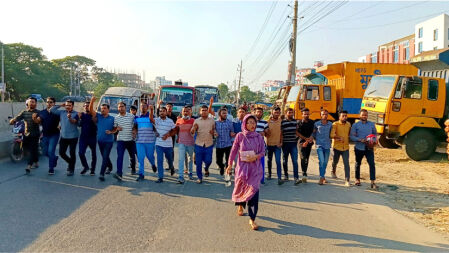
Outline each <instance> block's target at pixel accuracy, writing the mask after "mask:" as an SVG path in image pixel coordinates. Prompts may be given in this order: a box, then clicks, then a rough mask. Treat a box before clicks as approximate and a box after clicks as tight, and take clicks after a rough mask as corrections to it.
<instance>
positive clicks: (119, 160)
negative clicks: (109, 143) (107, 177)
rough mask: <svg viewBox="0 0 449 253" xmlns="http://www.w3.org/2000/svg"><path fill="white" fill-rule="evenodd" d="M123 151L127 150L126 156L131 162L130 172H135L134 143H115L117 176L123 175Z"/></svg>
mask: <svg viewBox="0 0 449 253" xmlns="http://www.w3.org/2000/svg"><path fill="white" fill-rule="evenodd" d="M125 150H128V154H129V157H130V160H131V170H133V171H135V170H136V157H135V152H136V144H135V142H134V141H117V174H118V175H120V176H122V175H123V156H124V155H125Z"/></svg>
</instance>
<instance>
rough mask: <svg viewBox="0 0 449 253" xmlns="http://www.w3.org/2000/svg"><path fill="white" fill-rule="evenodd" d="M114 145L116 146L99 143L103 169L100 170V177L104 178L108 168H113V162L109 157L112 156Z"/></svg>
mask: <svg viewBox="0 0 449 253" xmlns="http://www.w3.org/2000/svg"><path fill="white" fill-rule="evenodd" d="M112 145H114V143H113V142H101V141H99V142H98V147H99V148H100V153H101V158H102V161H101V169H100V175H102V176H104V173H105V171H106V168H108V167H109V168H112V162H111V158H110V157H109V155H110V154H111V150H112Z"/></svg>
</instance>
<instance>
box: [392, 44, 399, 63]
mask: <svg viewBox="0 0 449 253" xmlns="http://www.w3.org/2000/svg"><path fill="white" fill-rule="evenodd" d="M393 62H394V63H397V62H399V47H398V46H394V52H393Z"/></svg>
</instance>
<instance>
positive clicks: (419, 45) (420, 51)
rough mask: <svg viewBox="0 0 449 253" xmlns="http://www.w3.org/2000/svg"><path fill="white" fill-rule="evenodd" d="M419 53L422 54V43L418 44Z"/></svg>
mask: <svg viewBox="0 0 449 253" xmlns="http://www.w3.org/2000/svg"><path fill="white" fill-rule="evenodd" d="M418 53H422V41H421V42H419V43H418Z"/></svg>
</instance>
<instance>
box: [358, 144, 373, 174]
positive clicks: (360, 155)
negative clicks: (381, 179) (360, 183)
mask: <svg viewBox="0 0 449 253" xmlns="http://www.w3.org/2000/svg"><path fill="white" fill-rule="evenodd" d="M354 152H355V178H356V179H360V165H361V164H362V159H363V157H365V158H366V161H367V162H368V165H369V179H370V180H376V164H375V162H374V151H373V150H372V149H365V150H358V149H356V148H354Z"/></svg>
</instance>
